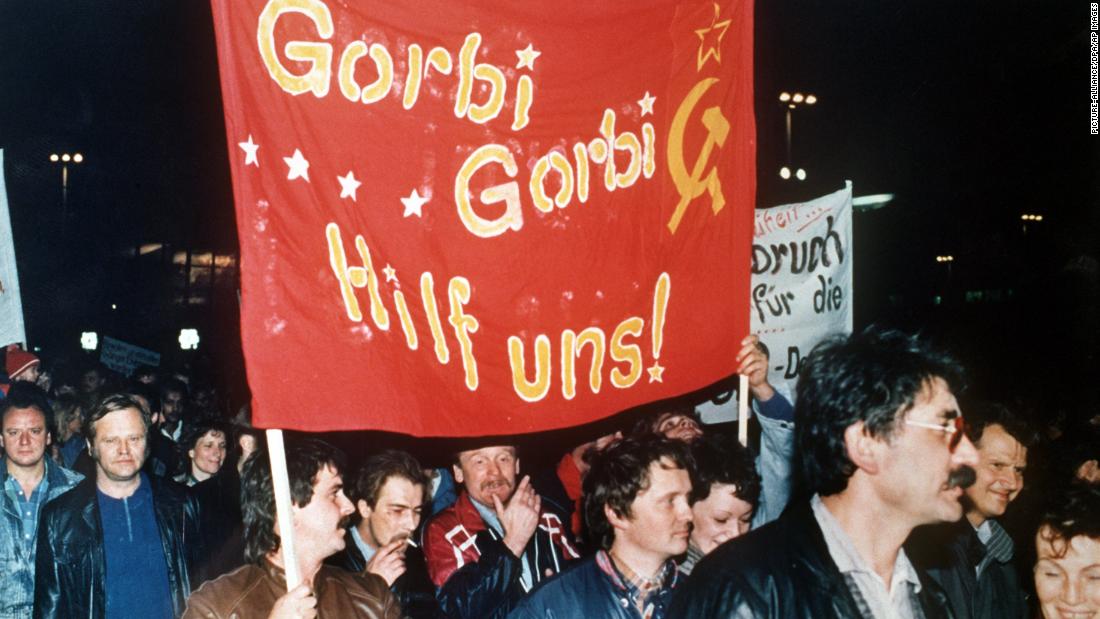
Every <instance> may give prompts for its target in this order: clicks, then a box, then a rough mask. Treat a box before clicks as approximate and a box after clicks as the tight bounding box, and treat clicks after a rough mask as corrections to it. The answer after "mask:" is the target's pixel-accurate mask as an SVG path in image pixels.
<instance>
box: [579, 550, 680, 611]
mask: <svg viewBox="0 0 1100 619" xmlns="http://www.w3.org/2000/svg"><path fill="white" fill-rule="evenodd" d="M596 565H598V566H599V568H600V569H601V570H602V571H603V572H604V574H606V575H607V577H608V578H609V579H610V580H611V583H612V584H613V585H614V586H616V587H618V588H619V589H620V590H623V591H625V592H626V593H627V595H628V597H630V600H631V601H632V602H634V606H635V608H636V609H637V610H638V612H639V613H641V616H642V617H643V619H657V618H660V617H663V616H664V614H665V610H666V609H667V607H668V603H669V601H670V599H671V597H672V590H673V589H674V588H675V587H676V584H677V582H678V581H679V570H677V569H676V562H675V561H673V560H672V559H669V560H667V561H665V564H664V565H662V566H661V569H660V570H658V571H657V573H656V574H654V575H653V577H652V578H646V577H645V576H641V575H640V574H638V573H636V572H635V571H634V570H632V569H630V566H629V565H627V564H626V563H624V562H622V561H616V560H614V559H613V558H612V556H611V554H610V553H608V552H607V551H604V550H601V551H599V552H598V553H596Z"/></svg>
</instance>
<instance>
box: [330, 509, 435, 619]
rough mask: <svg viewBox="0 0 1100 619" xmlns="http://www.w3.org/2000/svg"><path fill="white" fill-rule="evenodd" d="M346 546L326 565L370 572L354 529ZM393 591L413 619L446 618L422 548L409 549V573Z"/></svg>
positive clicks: (406, 567) (395, 583) (406, 563)
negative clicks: (353, 534) (357, 543)
mask: <svg viewBox="0 0 1100 619" xmlns="http://www.w3.org/2000/svg"><path fill="white" fill-rule="evenodd" d="M344 543H345V546H344V549H343V550H342V551H340V552H338V553H336V554H334V555H332V556H331V557H329V558H328V559H325V563H327V564H329V565H334V566H336V567H339V568H342V569H344V570H346V571H349V572H352V573H355V574H359V573H361V572H363V570H365V569H366V568H367V561H366V559H365V558H364V557H363V553H362V552H360V551H359V546H357V545H356V543H355V538H353V537H352V536H351V529H348V532H347V533H345V534H344ZM390 591H392V592H393V594H394V595H395V596H397V601H398V602H400V603H401V612H403V613H404V614H405V616H407V617H409V618H410V619H436V618H437V617H442V616H443V615H442V613H441V612H440V611H439V603H438V602H436V601H435V585H433V584H432V580H431V578H429V577H428V566H427V564H426V563H425V562H424V553H423V552H421V551H420V549H419V548H413V547H412V546H409V547H408V548H406V549H405V573H404V574H402V575H401V576H399V577H398V578H397V580H395V581H393V585H392V586H390Z"/></svg>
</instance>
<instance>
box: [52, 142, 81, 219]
mask: <svg viewBox="0 0 1100 619" xmlns="http://www.w3.org/2000/svg"><path fill="white" fill-rule="evenodd" d="M50 161H52V162H53V163H60V164H61V236H62V237H64V236H65V224H66V222H67V221H68V219H69V164H70V163H72V164H78V163H84V155H82V154H80V153H72V154H69V153H61V154H60V155H59V154H57V153H53V154H51V155H50Z"/></svg>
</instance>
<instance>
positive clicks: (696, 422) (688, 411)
mask: <svg viewBox="0 0 1100 619" xmlns="http://www.w3.org/2000/svg"><path fill="white" fill-rule="evenodd" d="M630 434H631V435H632V436H640V435H642V434H659V435H661V436H663V437H665V438H667V439H671V440H674V441H683V442H685V443H690V442H692V441H694V440H696V439H698V438H699V437H701V436H703V421H702V419H700V418H699V413H697V412H695V407H694V406H692V405H691V403H688V402H677V403H674V404H672V405H671V406H669V407H668V408H666V409H665V410H660V411H657V412H654V413H650V414H648V415H646V416H644V417H642V418H641V419H639V420H638V421H636V422H635V423H634V427H633V428H631V430H630Z"/></svg>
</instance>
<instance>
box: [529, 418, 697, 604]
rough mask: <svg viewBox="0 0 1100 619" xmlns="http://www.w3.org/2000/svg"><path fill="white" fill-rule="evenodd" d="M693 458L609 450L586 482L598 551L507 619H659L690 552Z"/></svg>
mask: <svg viewBox="0 0 1100 619" xmlns="http://www.w3.org/2000/svg"><path fill="white" fill-rule="evenodd" d="M690 460H691V457H690V455H689V453H688V447H687V445H685V444H684V443H683V441H679V440H674V439H668V438H665V437H663V436H654V435H642V436H638V437H631V438H627V439H624V440H621V441H619V442H617V443H613V444H612V445H611V446H609V447H608V448H607V449H606V450H604V451H603V452H600V453H598V454H596V455H595V456H594V457H593V459H592V468H591V469H590V470H589V472H588V475H587V476H585V478H584V496H585V498H584V516H585V522H586V523H587V525H588V532H589V535H590V536H591V538H592V539H591V541H592V543H593V544H595V545H596V546H597V547H598V548H599V551H597V552H596V554H595V555H594V556H592V557H588V558H586V559H584V560H583V561H579V562H577V563H576V564H574V565H572V566H570V567H569V568H568V569H567V570H566V571H565V572H563V573H562V574H561V575H560V576H557V577H556V578H553V579H551V580H549V581H547V582H546V583H545V584H543V585H542V586H541V587H539V589H538V590H537V591H535V592H534V593H532V594H531V595H530V596H528V597H527V598H525V599H524V600H522V601H521V602H520V604H519V606H518V607H517V608H516V610H515V611H514V612H513V613H512V615H511V616H510V619H548V618H553V617H588V618H592V619H595V618H596V617H599V618H601V619H603V618H609V619H642V618H644V619H663V618H664V617H665V611H666V609H667V608H668V602H669V599H670V598H671V597H672V592H673V589H674V588H675V587H676V585H677V583H678V582H679V580H680V579H681V578H682V576H681V574H680V572H679V570H677V567H676V562H675V561H674V560H673V557H675V556H677V555H681V554H683V553H684V552H685V551H686V550H687V548H688V536H689V534H690V532H691V523H692V511H691V505H690V503H689V500H688V497H689V494H690V493H691V484H692V481H691V476H690V475H689V473H688V467H689V462H690Z"/></svg>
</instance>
